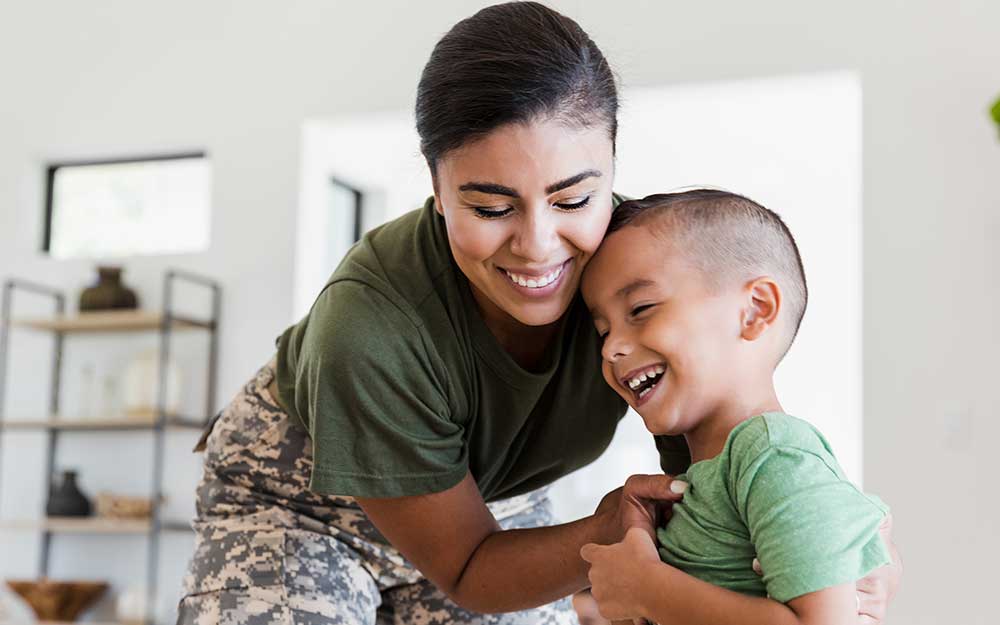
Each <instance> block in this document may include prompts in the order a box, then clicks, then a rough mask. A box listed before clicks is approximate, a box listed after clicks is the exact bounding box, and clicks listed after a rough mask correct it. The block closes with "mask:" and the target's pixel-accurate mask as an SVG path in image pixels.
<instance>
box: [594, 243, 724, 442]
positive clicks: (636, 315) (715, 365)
mask: <svg viewBox="0 0 1000 625" xmlns="http://www.w3.org/2000/svg"><path fill="white" fill-rule="evenodd" d="M582 291H583V297H584V299H585V300H586V302H587V306H588V307H589V308H590V309H591V312H592V314H593V316H594V324H595V325H596V326H597V331H598V333H599V334H600V335H601V336H602V337H603V339H604V341H603V346H602V350H601V354H602V357H603V359H604V364H603V371H604V379H605V380H606V381H607V383H608V384H609V385H611V388H613V389H615V391H617V392H618V394H619V395H621V396H622V397H623V398H624V399H625V401H627V402H628V403H629V405H630V406H632V408H634V409H635V411H636V412H638V413H639V415H640V416H642V419H643V421H644V422H645V424H646V428H647V429H648V430H649V431H650V432H652V433H654V434H680V433H683V432H686V431H689V430H691V429H692V428H694V427H695V426H696V425H698V424H699V423H701V421H702V420H703V419H704V418H706V417H707V416H710V415H711V414H712V413H713V411H715V410H718V409H719V408H720V407H721V404H722V403H723V402H725V400H726V395H727V392H728V390H729V389H731V388H732V380H733V379H734V378H733V375H734V372H735V371H736V369H737V365H736V362H737V361H738V354H737V353H736V352H737V351H738V348H739V345H740V342H741V338H740V314H741V306H742V301H743V298H742V295H741V293H740V292H739V289H738V288H732V289H722V290H720V292H713V291H712V290H711V289H710V288H709V285H707V284H706V280H705V279H704V277H703V275H702V273H701V271H700V270H699V269H696V268H695V267H693V266H692V265H691V264H690V263H688V262H687V261H686V259H685V256H684V252H683V250H682V249H679V248H678V246H677V245H676V244H674V243H672V242H670V241H669V240H664V238H663V237H657V236H656V235H654V234H651V233H650V232H649V231H648V229H647V228H645V227H637V226H625V227H624V228H622V229H621V230H618V231H616V232H614V233H612V234H610V235H609V236H608V237H607V238H606V239H605V240H604V242H603V243H602V244H601V247H600V249H599V250H598V251H597V254H596V255H595V256H594V258H593V259H592V260H591V262H590V264H589V265H588V267H587V269H586V272H585V273H584V276H583V284H582ZM643 376H645V378H643Z"/></svg>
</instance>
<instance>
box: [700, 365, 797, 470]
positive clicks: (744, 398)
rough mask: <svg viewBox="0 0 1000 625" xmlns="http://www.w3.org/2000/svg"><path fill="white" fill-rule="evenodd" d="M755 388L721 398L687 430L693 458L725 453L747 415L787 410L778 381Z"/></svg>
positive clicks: (757, 385) (711, 456)
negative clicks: (732, 433) (777, 384)
mask: <svg viewBox="0 0 1000 625" xmlns="http://www.w3.org/2000/svg"><path fill="white" fill-rule="evenodd" d="M753 388H754V389H755V390H754V391H752V392H739V393H733V394H732V396H731V397H730V398H727V399H726V400H725V401H723V402H721V403H720V404H719V405H718V406H717V407H716V409H715V410H713V411H712V412H711V414H709V415H707V416H705V417H704V418H702V419H701V420H700V421H699V422H698V423H697V424H696V425H695V426H694V427H693V428H691V429H690V430H688V431H687V432H685V433H684V438H685V439H686V440H687V444H688V449H690V450H691V462H692V464H693V463H695V462H700V461H702V460H708V459H710V458H714V457H716V456H718V455H719V454H720V453H722V450H723V448H724V447H725V446H726V440H727V439H728V438H729V433H730V432H732V431H733V429H734V428H735V427H736V426H737V425H739V424H740V423H743V422H744V421H746V420H747V419H751V418H753V417H755V416H757V415H760V414H763V413H765V412H784V410H783V409H782V407H781V403H779V402H778V394H777V393H775V391H774V383H773V381H771V380H768V381H767V383H766V384H756V385H753Z"/></svg>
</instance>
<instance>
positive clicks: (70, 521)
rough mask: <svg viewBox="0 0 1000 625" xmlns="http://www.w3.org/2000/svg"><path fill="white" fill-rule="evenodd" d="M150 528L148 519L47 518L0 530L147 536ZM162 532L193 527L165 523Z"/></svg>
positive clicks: (11, 522)
mask: <svg viewBox="0 0 1000 625" xmlns="http://www.w3.org/2000/svg"><path fill="white" fill-rule="evenodd" d="M150 528H151V523H150V521H149V520H147V519H105V518H99V517H47V518H44V519H5V520H2V521H0V530H27V531H48V532H58V533H64V534H146V533H148V532H149V531H150ZM161 531H167V532H188V531H191V527H190V525H188V524H187V523H184V522H182V521H164V522H163V523H162V525H161Z"/></svg>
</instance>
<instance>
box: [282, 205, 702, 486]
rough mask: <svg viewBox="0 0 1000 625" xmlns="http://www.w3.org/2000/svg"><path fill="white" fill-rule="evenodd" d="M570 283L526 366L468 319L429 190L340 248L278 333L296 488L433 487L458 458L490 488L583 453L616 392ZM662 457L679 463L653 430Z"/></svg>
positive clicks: (602, 435) (611, 421) (556, 474)
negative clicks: (316, 290)
mask: <svg viewBox="0 0 1000 625" xmlns="http://www.w3.org/2000/svg"><path fill="white" fill-rule="evenodd" d="M600 367H601V356H600V345H599V340H598V336H597V332H596V331H595V330H594V326H593V322H592V320H591V318H590V315H589V313H588V312H587V310H586V307H585V306H584V304H583V302H582V300H581V298H580V296H579V295H577V296H576V298H575V299H574V300H573V303H572V305H571V306H570V308H569V310H568V311H567V313H566V314H565V315H564V317H563V319H562V321H561V327H560V329H559V332H558V336H557V339H556V340H555V341H554V342H553V346H552V348H551V349H550V350H549V353H548V354H547V355H546V358H545V359H544V362H543V363H542V365H541V367H540V369H539V370H538V371H535V372H531V371H527V370H525V369H523V368H522V367H520V366H519V365H518V364H517V363H516V362H515V361H514V360H513V359H512V358H511V357H510V356H509V355H508V354H507V353H506V352H505V351H504V350H503V349H502V348H501V346H500V345H499V343H498V342H497V341H496V339H495V338H494V336H493V335H492V334H491V332H490V330H489V328H487V327H486V325H485V323H484V322H483V320H482V318H481V316H480V314H479V312H478V309H477V307H476V304H475V301H474V300H473V297H472V293H471V291H470V289H469V285H468V280H467V278H466V277H465V275H464V274H463V273H462V272H461V270H460V269H459V268H458V267H457V265H456V264H455V262H454V259H453V258H452V256H451V250H450V247H449V245H448V239H447V231H446V228H445V224H444V219H443V218H442V217H441V216H440V215H439V214H438V213H437V212H436V211H435V210H434V202H433V198H430V199H428V200H427V202H426V204H425V205H424V207H423V208H421V209H418V210H416V211H413V212H411V213H408V214H406V215H403V216H402V217H400V218H398V219H396V220H394V221H391V222H389V223H387V224H385V225H383V226H381V227H379V228H376V229H375V230H372V231H371V232H369V233H368V234H366V235H365V237H364V238H363V239H362V240H361V241H360V242H359V243H357V244H356V245H355V246H354V247H353V248H351V250H350V251H349V252H348V254H347V256H346V257H345V259H344V260H343V262H341V264H340V266H339V267H338V268H337V270H336V271H335V272H334V274H333V276H332V277H331V278H330V280H329V282H328V283H327V285H326V286H325V288H324V289H323V290H322V292H321V293H320V294H319V296H318V298H317V299H316V301H315V303H314V304H313V306H312V309H311V310H310V312H309V314H308V315H307V316H306V317H304V318H303V319H302V320H301V321H300V322H299V323H298V324H296V325H294V326H291V327H290V328H288V329H287V330H286V331H285V332H284V333H283V334H282V335H281V336H280V337H279V338H278V356H277V379H278V393H279V401H280V402H281V404H282V406H283V407H284V408H285V409H286V410H287V411H288V412H289V413H291V414H292V415H293V416H295V417H297V418H298V419H299V420H300V421H301V422H302V423H303V424H304V425H305V427H306V428H307V429H308V430H309V432H310V434H311V437H312V442H313V458H314V467H313V474H312V480H311V482H310V488H311V489H312V490H314V491H316V492H319V493H325V494H337V495H350V496H358V497H399V496H406V495H418V494H424V493H430V492H438V491H441V490H445V489H448V488H450V487H452V486H454V485H455V484H457V483H458V482H459V481H460V480H461V479H462V478H463V477H464V476H465V474H466V472H471V474H472V476H473V478H474V479H475V480H476V483H477V484H478V486H479V489H480V491H481V492H482V494H483V497H484V499H486V500H487V501H492V500H496V499H500V498H506V497H511V496H514V495H518V494H522V493H525V492H528V491H531V490H534V489H536V488H540V487H541V486H544V485H546V484H549V483H551V482H553V481H555V480H556V479H558V478H560V477H562V476H564V475H566V474H567V473H570V472H572V471H574V470H576V469H578V468H580V467H582V466H584V465H586V464H588V463H590V462H592V461H593V460H594V459H596V458H597V457H598V456H599V455H600V454H601V453H602V452H603V451H604V450H605V448H606V447H607V446H608V444H609V443H610V442H611V438H612V435H613V434H614V431H615V427H616V426H617V424H618V421H619V420H620V419H621V417H622V415H623V414H624V413H625V409H626V405H625V403H624V401H622V399H621V398H620V397H619V396H618V395H617V394H615V392H614V391H613V390H611V389H610V388H609V387H608V386H607V385H606V384H605V382H604V379H603V378H602V376H601V369H600ZM658 443H659V444H658V446H659V447H660V451H661V460H662V464H664V466H665V467H672V468H673V470H674V472H679V471H681V470H683V469H684V467H686V466H687V464H688V455H687V448H686V446H685V445H684V444H683V441H682V440H681V441H676V440H668V441H659V442H658Z"/></svg>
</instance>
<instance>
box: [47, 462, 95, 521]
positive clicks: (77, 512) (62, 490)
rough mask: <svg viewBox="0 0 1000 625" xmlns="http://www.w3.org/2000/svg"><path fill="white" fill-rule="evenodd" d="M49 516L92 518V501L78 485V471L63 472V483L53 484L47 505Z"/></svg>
mask: <svg viewBox="0 0 1000 625" xmlns="http://www.w3.org/2000/svg"><path fill="white" fill-rule="evenodd" d="M45 514H47V515H49V516H90V500H89V499H87V496H86V495H84V494H83V493H82V492H80V488H79V487H78V486H77V485H76V471H63V473H62V482H61V483H60V484H58V485H56V484H53V485H52V489H51V490H50V491H49V501H48V502H47V503H46V504H45Z"/></svg>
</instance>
